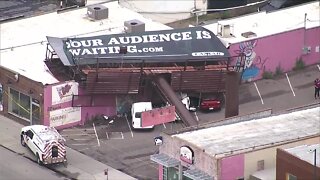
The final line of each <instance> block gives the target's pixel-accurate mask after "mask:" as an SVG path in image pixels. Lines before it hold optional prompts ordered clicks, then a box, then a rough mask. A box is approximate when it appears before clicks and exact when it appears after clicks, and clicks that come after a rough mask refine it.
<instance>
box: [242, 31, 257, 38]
mask: <svg viewBox="0 0 320 180" xmlns="http://www.w3.org/2000/svg"><path fill="white" fill-rule="evenodd" d="M241 36H243V37H245V38H252V37H257V34H256V33H254V32H251V31H249V32H244V33H241Z"/></svg>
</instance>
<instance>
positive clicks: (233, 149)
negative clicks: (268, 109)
mask: <svg viewBox="0 0 320 180" xmlns="http://www.w3.org/2000/svg"><path fill="white" fill-rule="evenodd" d="M319 129H320V107H316V108H311V109H307V110H301V111H295V112H291V113H288V114H281V115H274V116H270V117H266V118H261V119H254V120H250V121H246V122H239V123H235V124H229V125H224V126H217V127H210V128H206V129H200V130H196V131H193V132H184V133H181V134H176V135H172V136H173V137H177V138H179V139H182V140H184V141H187V142H189V143H191V144H193V145H194V146H197V147H199V148H201V149H204V150H205V152H206V153H208V154H209V155H212V156H216V155H217V156H218V157H219V156H221V157H223V156H228V155H229V154H237V153H240V152H246V151H251V150H252V149H258V148H264V147H270V146H274V145H277V144H282V143H285V142H290V141H294V140H297V139H298V138H304V137H310V136H319V135H320V131H319Z"/></svg>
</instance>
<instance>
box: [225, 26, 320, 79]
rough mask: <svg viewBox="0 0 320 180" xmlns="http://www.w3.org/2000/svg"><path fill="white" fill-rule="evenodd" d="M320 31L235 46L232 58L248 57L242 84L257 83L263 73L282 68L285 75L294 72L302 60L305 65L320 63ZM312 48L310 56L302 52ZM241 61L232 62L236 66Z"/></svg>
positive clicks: (232, 49)
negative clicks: (300, 59)
mask: <svg viewBox="0 0 320 180" xmlns="http://www.w3.org/2000/svg"><path fill="white" fill-rule="evenodd" d="M319 39H320V27H316V28H312V29H307V30H305V29H304V28H300V29H296V30H292V31H287V32H283V33H279V34H275V35H270V36H266V37H262V38H257V39H252V40H248V41H244V42H241V43H237V44H232V45H231V46H230V48H229V52H230V54H231V55H232V56H237V55H239V54H240V53H244V54H245V64H244V72H243V76H242V80H243V81H254V80H258V79H261V78H262V74H263V72H264V71H271V72H273V73H274V72H275V71H276V69H277V67H280V68H281V70H282V71H283V72H289V71H292V69H293V67H295V63H296V60H297V59H299V58H300V57H301V58H302V60H303V61H304V63H305V65H313V64H316V63H319V62H320V53H319V52H316V48H317V46H318V47H319V45H320V40H319ZM304 43H305V46H306V47H310V48H311V50H310V52H309V53H308V54H304V53H303V51H302V49H303V47H304ZM238 60H239V59H234V60H232V62H231V64H233V65H236V64H237V61H238Z"/></svg>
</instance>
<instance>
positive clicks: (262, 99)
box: [253, 82, 264, 104]
mask: <svg viewBox="0 0 320 180" xmlns="http://www.w3.org/2000/svg"><path fill="white" fill-rule="evenodd" d="M253 84H254V86H255V87H256V90H257V92H258V95H259V97H260V100H261V104H264V102H263V99H262V97H261V94H260V91H259V89H258V86H257V84H256V82H254V83H253Z"/></svg>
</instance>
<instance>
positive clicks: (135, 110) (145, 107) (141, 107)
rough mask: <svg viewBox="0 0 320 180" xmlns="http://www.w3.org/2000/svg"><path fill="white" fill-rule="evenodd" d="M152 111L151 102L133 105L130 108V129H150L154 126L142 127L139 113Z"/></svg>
mask: <svg viewBox="0 0 320 180" xmlns="http://www.w3.org/2000/svg"><path fill="white" fill-rule="evenodd" d="M149 110H152V103H151V102H137V103H133V104H132V107H131V117H132V127H133V128H134V129H151V128H153V127H154V126H146V127H142V126H141V125H142V122H141V112H144V111H149Z"/></svg>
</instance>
